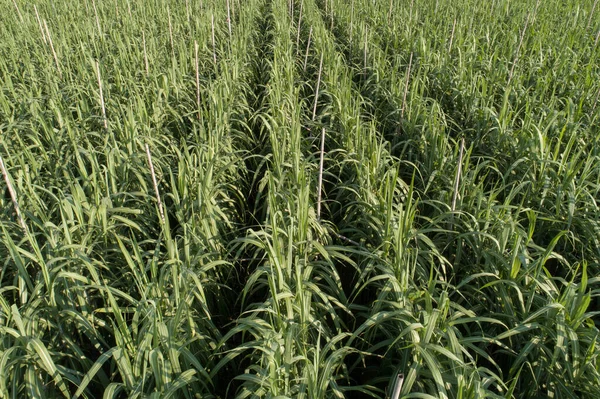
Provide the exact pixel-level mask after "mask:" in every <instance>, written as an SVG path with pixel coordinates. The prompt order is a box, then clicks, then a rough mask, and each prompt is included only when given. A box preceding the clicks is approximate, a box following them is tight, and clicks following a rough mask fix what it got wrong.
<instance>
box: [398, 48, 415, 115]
mask: <svg viewBox="0 0 600 399" xmlns="http://www.w3.org/2000/svg"><path fill="white" fill-rule="evenodd" d="M412 59H413V53H412V52H411V53H410V59H409V60H408V69H407V70H406V79H405V81H404V94H403V95H402V109H401V110H400V119H403V118H404V111H405V110H406V96H407V94H408V82H409V81H410V70H411V68H412Z"/></svg>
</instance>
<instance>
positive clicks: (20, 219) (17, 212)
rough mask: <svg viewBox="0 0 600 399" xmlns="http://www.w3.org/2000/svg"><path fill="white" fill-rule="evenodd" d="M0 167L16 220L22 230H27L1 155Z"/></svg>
mask: <svg viewBox="0 0 600 399" xmlns="http://www.w3.org/2000/svg"><path fill="white" fill-rule="evenodd" d="M0 169H1V170H2V176H3V177H4V181H5V182H6V187H7V188H8V193H9V194H10V199H11V201H12V203H13V207H14V208H15V215H16V216H17V221H18V222H19V225H20V226H21V228H22V229H23V231H24V232H27V225H26V224H25V221H24V220H23V216H22V215H21V210H20V209H19V202H18V201H17V193H16V192H15V189H14V188H13V186H12V183H11V182H10V177H9V176H8V171H7V170H6V167H5V166H4V161H3V160H2V156H0Z"/></svg>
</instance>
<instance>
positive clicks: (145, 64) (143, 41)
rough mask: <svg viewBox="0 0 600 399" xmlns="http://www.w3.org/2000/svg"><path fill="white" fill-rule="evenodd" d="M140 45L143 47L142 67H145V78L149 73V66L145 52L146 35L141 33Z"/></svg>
mask: <svg viewBox="0 0 600 399" xmlns="http://www.w3.org/2000/svg"><path fill="white" fill-rule="evenodd" d="M142 45H143V46H144V66H145V67H146V76H148V74H149V73H150V64H149V63H148V53H147V51H146V33H145V32H144V31H142Z"/></svg>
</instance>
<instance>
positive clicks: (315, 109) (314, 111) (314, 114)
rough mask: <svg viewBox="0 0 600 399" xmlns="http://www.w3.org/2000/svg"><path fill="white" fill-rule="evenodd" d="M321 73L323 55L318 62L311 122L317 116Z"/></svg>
mask: <svg viewBox="0 0 600 399" xmlns="http://www.w3.org/2000/svg"><path fill="white" fill-rule="evenodd" d="M322 71H323V53H321V62H319V75H318V76H317V88H316V90H315V105H314V106H313V113H312V120H313V121H314V120H315V118H316V116H317V102H318V101H319V87H320V86H321V72H322Z"/></svg>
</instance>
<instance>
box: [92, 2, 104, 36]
mask: <svg viewBox="0 0 600 399" xmlns="http://www.w3.org/2000/svg"><path fill="white" fill-rule="evenodd" d="M92 6H93V7H94V15H95V16H96V27H97V28H98V36H100V38H102V28H101V27H100V18H98V9H97V8H96V0H92Z"/></svg>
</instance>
